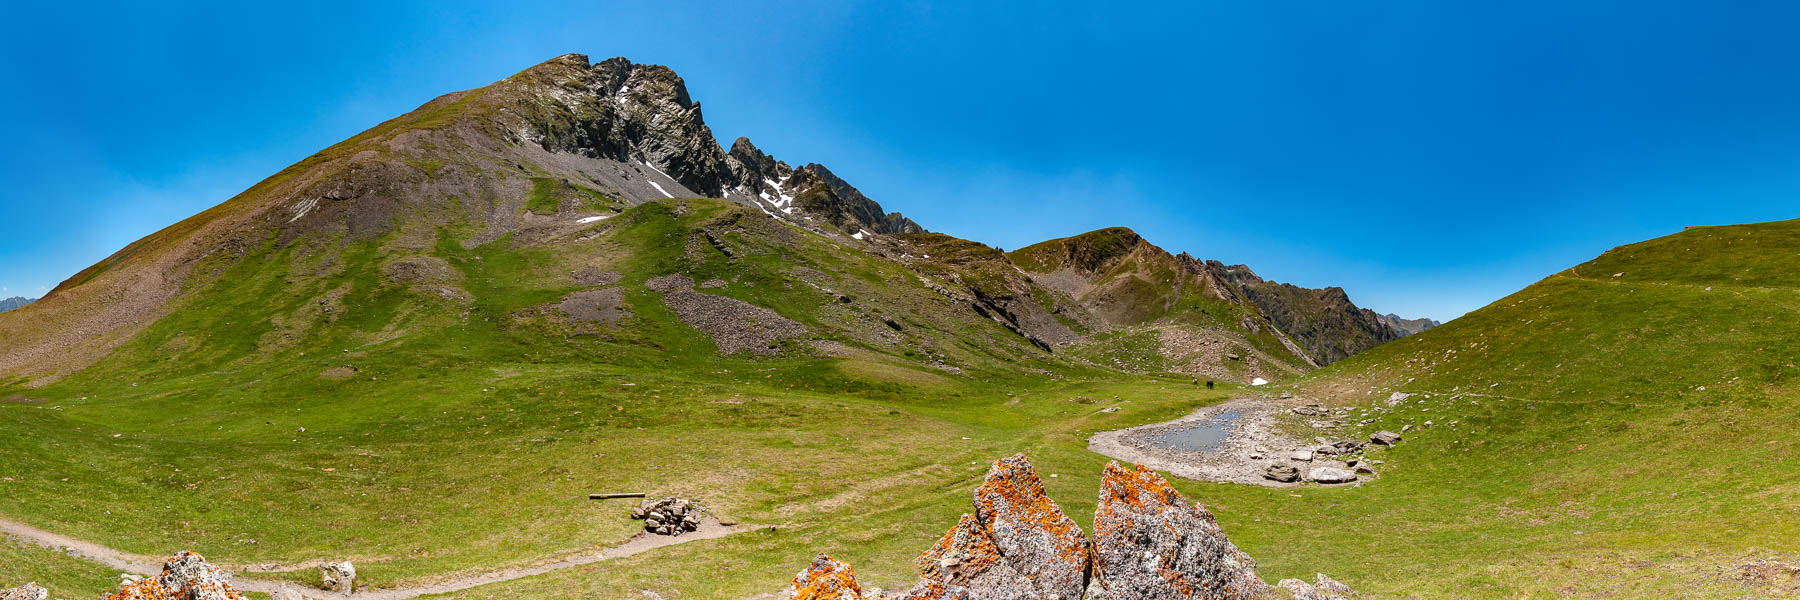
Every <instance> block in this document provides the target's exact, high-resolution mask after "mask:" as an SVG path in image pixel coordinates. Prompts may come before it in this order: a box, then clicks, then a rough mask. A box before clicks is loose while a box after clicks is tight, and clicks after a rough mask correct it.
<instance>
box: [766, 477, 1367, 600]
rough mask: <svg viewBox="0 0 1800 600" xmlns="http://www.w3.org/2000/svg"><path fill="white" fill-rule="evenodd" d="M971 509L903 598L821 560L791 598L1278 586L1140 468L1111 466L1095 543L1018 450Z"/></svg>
mask: <svg viewBox="0 0 1800 600" xmlns="http://www.w3.org/2000/svg"><path fill="white" fill-rule="evenodd" d="M975 505H976V511H975V513H973V514H965V515H963V516H962V518H961V519H960V520H958V521H957V523H956V526H955V527H952V528H951V529H950V531H949V532H947V533H945V534H944V536H943V537H942V538H939V539H938V541H937V543H936V544H934V545H932V547H931V549H930V550H927V551H926V552H925V553H924V554H923V555H920V556H919V558H918V559H917V560H915V561H914V562H915V565H916V566H917V567H918V569H919V574H920V577H921V581H920V582H919V584H918V585H916V586H914V587H913V588H911V589H909V590H907V591H904V592H900V593H899V594H891V595H890V594H879V595H868V596H865V595H863V591H862V589H861V588H860V587H858V586H857V583H856V578H855V575H854V574H852V573H851V571H850V566H849V565H847V564H844V563H842V562H839V561H836V560H832V559H831V558H829V557H827V556H825V555H823V554H820V555H819V556H818V557H817V558H814V559H813V564H812V566H811V567H809V568H808V569H807V570H805V571H802V572H801V573H800V576H798V577H795V578H794V589H793V591H791V592H790V593H789V595H788V598H790V599H794V598H843V599H850V598H856V599H861V598H877V597H879V598H898V599H903V600H937V599H969V600H987V599H1007V600H1012V599H1019V600H1026V599H1030V600H1039V599H1052V598H1053V599H1058V600H1077V599H1083V598H1085V599H1087V600H1164V599H1180V600H1202V599H1205V600H1252V599H1254V598H1263V597H1267V595H1266V594H1267V593H1268V592H1269V591H1270V590H1271V589H1272V588H1270V587H1269V585H1268V584H1266V583H1264V582H1263V581H1262V579H1260V578H1258V577H1257V575H1256V561H1255V560H1254V559H1252V558H1250V556H1249V555H1248V554H1245V553H1244V552H1243V551H1241V550H1239V549H1238V548H1237V546H1236V545H1234V544H1232V543H1231V541H1230V540H1229V539H1226V537H1225V531H1224V529H1223V528H1221V527H1220V526H1219V524H1218V521H1217V520H1215V519H1214V518H1213V516H1212V513H1210V512H1208V511H1207V510H1206V508H1205V507H1202V506H1200V505H1197V504H1190V503H1189V502H1188V501H1187V499H1186V498H1183V497H1182V496H1181V493H1180V492H1177V491H1176V490H1175V488H1174V487H1173V486H1170V485H1169V482H1168V481H1167V480H1164V479H1163V477H1162V476H1161V475H1158V474H1157V473H1156V472H1154V471H1151V470H1149V469H1145V468H1144V467H1143V466H1141V465H1136V466H1133V467H1132V468H1129V469H1128V468H1125V467H1122V466H1120V465H1119V463H1117V462H1111V463H1108V464H1107V465H1106V469H1105V471H1104V473H1103V474H1102V478H1101V483H1100V502H1099V506H1098V507H1097V508H1096V510H1095V512H1094V536H1093V539H1092V541H1091V542H1090V541H1089V540H1088V538H1087V537H1086V536H1084V535H1083V534H1082V532H1081V529H1080V527H1078V526H1076V525H1075V523H1074V522H1073V521H1072V520H1070V519H1069V518H1068V516H1066V515H1064V514H1063V513H1062V510H1061V509H1060V508H1058V507H1057V505H1056V502H1055V501H1053V500H1051V499H1050V497H1049V496H1048V495H1046V494H1044V489H1043V481H1042V480H1040V479H1039V478H1038V476H1037V472H1036V471H1035V470H1033V469H1032V467H1031V463H1030V461H1027V460H1026V459H1025V456H1024V455H1023V454H1016V455H1013V456H1010V457H1007V458H1004V459H1001V460H999V461H996V462H995V463H994V465H993V466H992V467H990V468H989V469H988V474H987V478H986V479H985V480H983V482H982V484H981V487H979V488H977V489H976V491H975ZM1281 587H1283V588H1285V589H1287V590H1289V591H1290V593H1291V594H1292V597H1293V598H1295V599H1296V600H1347V599H1348V598H1349V597H1350V596H1351V592H1350V588H1349V587H1347V586H1344V585H1343V584H1341V583H1338V582H1337V581H1334V580H1332V579H1331V578H1330V577H1326V576H1325V575H1323V574H1321V575H1319V577H1318V582H1317V583H1314V584H1310V585H1309V584H1307V583H1305V582H1301V581H1299V580H1291V579H1290V580H1283V581H1282V583H1281Z"/></svg>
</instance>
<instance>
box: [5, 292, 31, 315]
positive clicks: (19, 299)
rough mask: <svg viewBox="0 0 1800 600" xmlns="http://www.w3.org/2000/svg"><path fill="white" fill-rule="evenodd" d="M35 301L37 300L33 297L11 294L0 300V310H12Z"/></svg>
mask: <svg viewBox="0 0 1800 600" xmlns="http://www.w3.org/2000/svg"><path fill="white" fill-rule="evenodd" d="M36 301H37V300H36V299H35V298H26V297H23V296H13V297H11V298H6V299H4V300H0V312H6V311H9V310H12V309H15V308H19V307H21V306H25V305H27V304H31V303H32V302H36Z"/></svg>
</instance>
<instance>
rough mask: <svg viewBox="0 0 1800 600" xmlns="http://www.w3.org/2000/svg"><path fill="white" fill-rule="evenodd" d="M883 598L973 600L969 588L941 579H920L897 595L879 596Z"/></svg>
mask: <svg viewBox="0 0 1800 600" xmlns="http://www.w3.org/2000/svg"><path fill="white" fill-rule="evenodd" d="M880 598H882V599H883V600H975V596H974V595H972V594H970V593H969V588H966V587H962V586H960V585H951V584H948V583H944V582H942V581H930V580H926V581H921V582H919V584H918V585H915V586H913V587H912V589H909V590H906V591H904V592H900V594H899V595H897V596H880Z"/></svg>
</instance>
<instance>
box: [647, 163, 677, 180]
mask: <svg viewBox="0 0 1800 600" xmlns="http://www.w3.org/2000/svg"><path fill="white" fill-rule="evenodd" d="M638 164H641V165H644V166H646V167H650V170H652V171H656V174H657V175H661V176H663V179H667V180H669V181H675V178H674V177H670V176H669V174H668V173H664V172H663V171H662V169H658V168H656V165H653V164H650V161H646V160H640V161H638Z"/></svg>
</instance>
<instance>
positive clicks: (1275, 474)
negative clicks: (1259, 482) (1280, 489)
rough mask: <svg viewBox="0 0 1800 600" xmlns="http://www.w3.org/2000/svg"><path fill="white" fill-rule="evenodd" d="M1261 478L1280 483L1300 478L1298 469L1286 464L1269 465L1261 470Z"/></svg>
mask: <svg viewBox="0 0 1800 600" xmlns="http://www.w3.org/2000/svg"><path fill="white" fill-rule="evenodd" d="M1263 478H1264V479H1270V480H1274V481H1279V482H1282V483H1293V482H1296V481H1299V480H1300V469H1296V468H1293V467H1290V466H1288V465H1269V468H1268V470H1266V471H1263Z"/></svg>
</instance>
